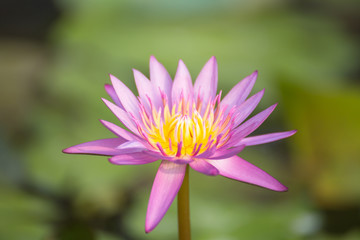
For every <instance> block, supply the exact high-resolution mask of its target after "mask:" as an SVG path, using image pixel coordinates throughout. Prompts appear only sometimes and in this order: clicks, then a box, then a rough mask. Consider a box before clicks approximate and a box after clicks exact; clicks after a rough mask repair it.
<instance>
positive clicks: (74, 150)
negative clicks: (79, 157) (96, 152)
mask: <svg viewBox="0 0 360 240" xmlns="http://www.w3.org/2000/svg"><path fill="white" fill-rule="evenodd" d="M62 152H63V153H67V154H72V153H76V149H75V148H74V147H69V148H65V149H63V150H62Z"/></svg>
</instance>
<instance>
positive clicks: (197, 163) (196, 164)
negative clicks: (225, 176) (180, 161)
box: [189, 159, 219, 176]
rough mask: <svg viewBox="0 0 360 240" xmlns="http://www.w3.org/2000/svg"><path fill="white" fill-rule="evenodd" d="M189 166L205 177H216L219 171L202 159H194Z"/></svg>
mask: <svg viewBox="0 0 360 240" xmlns="http://www.w3.org/2000/svg"><path fill="white" fill-rule="evenodd" d="M189 165H190V167H191V168H192V169H194V170H195V171H198V172H201V173H203V174H205V175H209V176H216V175H218V174H219V170H217V169H216V167H214V166H213V165H211V164H210V163H208V162H206V161H205V160H203V159H196V160H194V161H192V162H191V163H190V164H189Z"/></svg>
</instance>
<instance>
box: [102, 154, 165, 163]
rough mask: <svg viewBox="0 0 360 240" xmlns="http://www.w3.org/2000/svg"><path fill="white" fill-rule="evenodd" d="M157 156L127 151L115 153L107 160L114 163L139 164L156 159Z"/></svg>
mask: <svg viewBox="0 0 360 240" xmlns="http://www.w3.org/2000/svg"><path fill="white" fill-rule="evenodd" d="M157 160H158V159H157V158H154V157H152V156H149V155H147V154H146V153H142V152H141V153H138V152H137V153H129V154H123V155H116V156H114V157H112V158H109V162H111V163H112V164H116V165H140V164H147V163H152V162H155V161H157Z"/></svg>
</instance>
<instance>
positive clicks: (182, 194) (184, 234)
mask: <svg viewBox="0 0 360 240" xmlns="http://www.w3.org/2000/svg"><path fill="white" fill-rule="evenodd" d="M177 203H178V225H179V240H191V233H190V208H189V165H187V166H186V171H185V176H184V181H183V183H182V185H181V188H180V190H179V193H178V202H177Z"/></svg>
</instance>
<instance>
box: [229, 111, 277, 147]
mask: <svg viewBox="0 0 360 240" xmlns="http://www.w3.org/2000/svg"><path fill="white" fill-rule="evenodd" d="M276 105H277V104H274V105H272V106H270V107H268V108H267V109H265V110H264V111H262V112H260V113H258V114H256V115H255V116H253V117H252V118H250V119H249V120H247V121H246V122H244V123H243V124H241V125H240V126H239V127H238V128H236V129H235V130H234V134H233V137H232V138H231V139H230V141H229V143H230V142H231V143H232V144H235V145H234V146H238V145H240V143H239V142H240V140H241V139H242V138H244V137H246V136H247V135H249V134H250V133H252V132H253V131H255V130H256V129H257V128H258V127H259V126H260V125H261V124H262V123H263V122H264V121H265V120H266V119H267V118H268V117H269V115H270V114H271V113H272V111H274V109H275V107H276Z"/></svg>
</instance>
